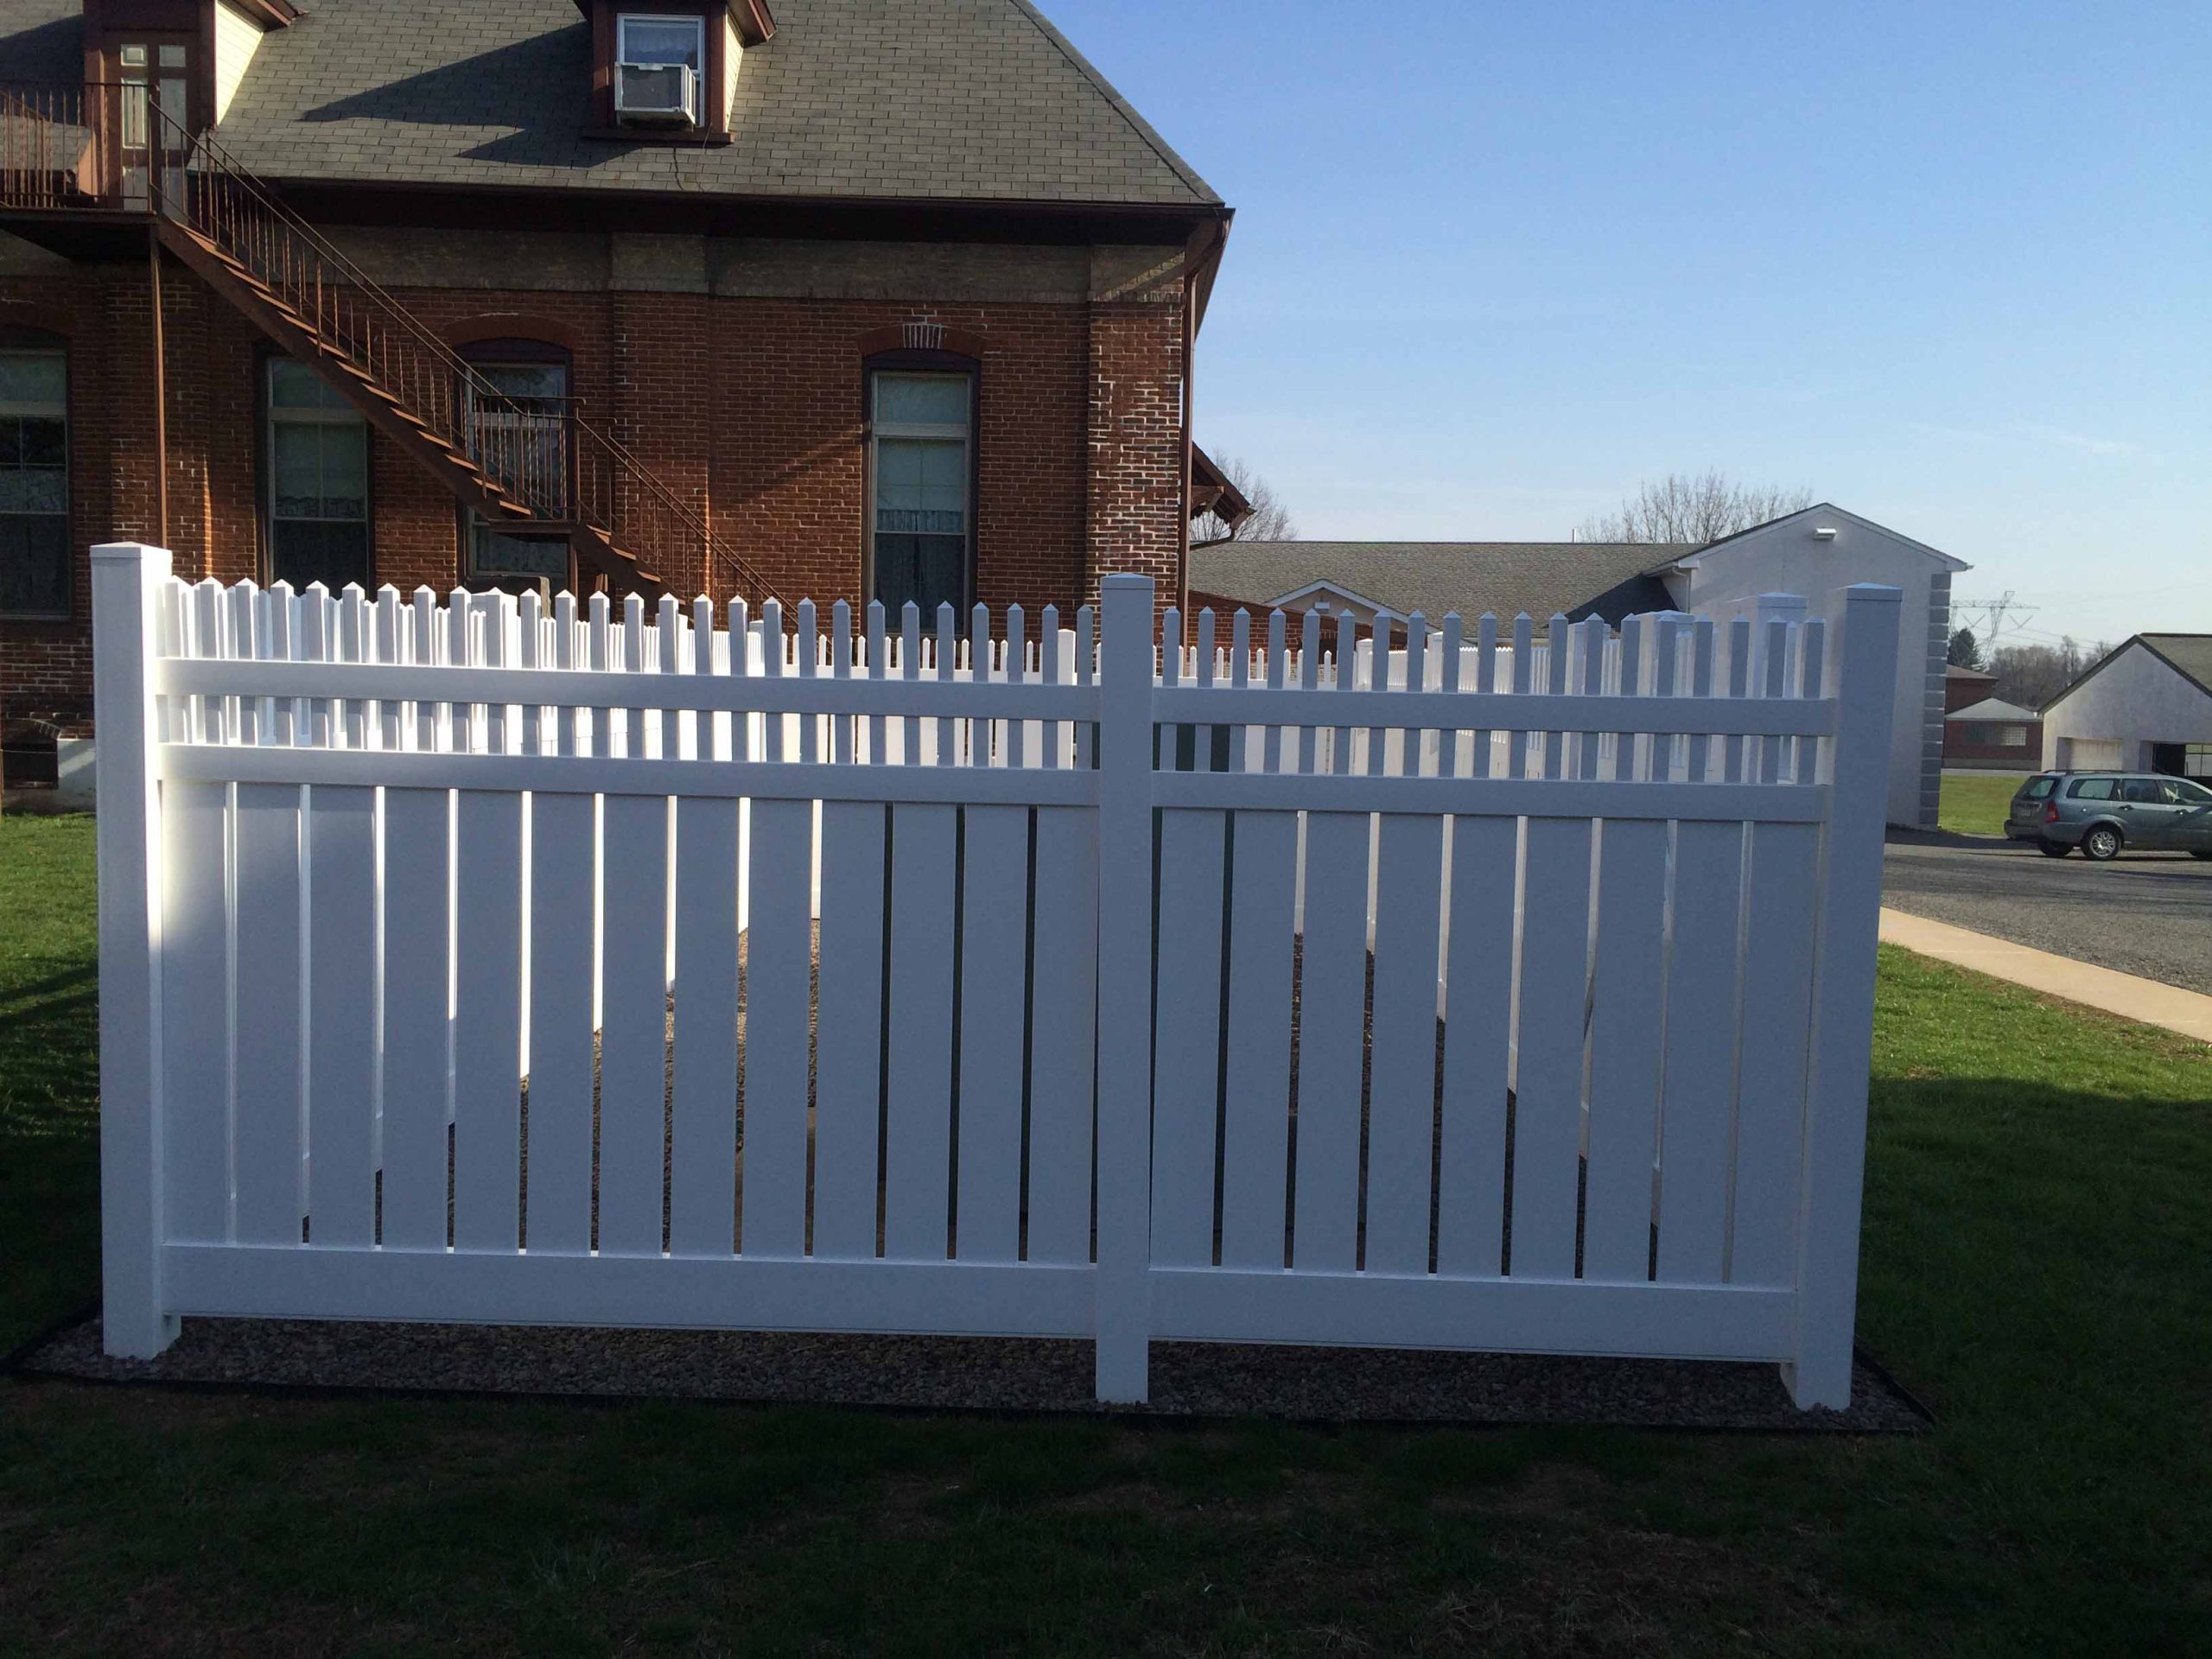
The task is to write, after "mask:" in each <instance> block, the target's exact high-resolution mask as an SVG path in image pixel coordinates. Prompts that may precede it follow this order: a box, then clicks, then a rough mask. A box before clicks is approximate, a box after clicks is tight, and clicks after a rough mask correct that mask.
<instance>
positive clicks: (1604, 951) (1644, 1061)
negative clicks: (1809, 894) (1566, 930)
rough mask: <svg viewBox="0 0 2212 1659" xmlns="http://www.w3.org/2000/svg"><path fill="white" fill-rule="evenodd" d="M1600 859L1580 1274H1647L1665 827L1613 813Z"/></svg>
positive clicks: (1614, 1277)
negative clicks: (1585, 1183)
mask: <svg viewBox="0 0 2212 1659" xmlns="http://www.w3.org/2000/svg"><path fill="white" fill-rule="evenodd" d="M1598 858H1599V866H1598V868H1599V874H1598V948H1597V952H1596V955H1595V956H1594V957H1593V958H1592V963H1593V966H1592V979H1593V982H1592V1033H1591V1039H1590V1043H1591V1046H1590V1116H1589V1154H1588V1156H1589V1179H1588V1184H1587V1185H1588V1193H1587V1200H1586V1205H1585V1211H1586V1220H1585V1222H1584V1225H1583V1245H1582V1276H1583V1277H1584V1278H1586V1279H1597V1280H1606V1281H1624V1280H1630V1281H1633V1280H1642V1279H1646V1278H1649V1276H1650V1262H1651V1230H1652V1227H1653V1225H1654V1224H1655V1223H1656V1214H1655V1212H1654V1210H1653V1205H1652V1165H1653V1163H1654V1161H1655V1160H1656V1158H1657V1155H1658V1128H1659V1039H1660V1030H1661V1024H1660V1022H1661V1019H1662V1009H1663V1006H1664V1004H1663V1000H1662V999H1663V994H1664V990H1665V987H1664V985H1663V984H1662V978H1661V969H1662V965H1663V963H1664V962H1665V960H1666V957H1665V945H1666V925H1667V915H1666V909H1667V826H1666V825H1665V824H1663V823H1656V822H1652V821H1649V820H1639V819H1635V818H1612V819H1608V820H1607V821H1606V823H1605V827H1604V829H1602V830H1601V831H1600V832H1599V853H1598Z"/></svg>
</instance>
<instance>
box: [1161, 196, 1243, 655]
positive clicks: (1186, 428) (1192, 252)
mask: <svg viewBox="0 0 2212 1659" xmlns="http://www.w3.org/2000/svg"><path fill="white" fill-rule="evenodd" d="M1235 217H1236V215H1235V214H1234V213H1232V212H1230V210H1228V209H1226V208H1224V210H1223V211H1222V215H1221V217H1220V218H1218V219H1215V220H1213V221H1212V222H1211V223H1210V224H1206V225H1202V226H1199V227H1198V229H1197V230H1196V231H1193V232H1192V233H1191V240H1190V242H1189V244H1188V245H1187V248H1186V251H1185V255H1184V259H1183V480H1182V496H1181V499H1180V501H1179V505H1178V506H1177V510H1176V515H1175V523H1176V542H1177V546H1176V553H1175V605H1176V608H1177V609H1178V610H1179V611H1181V612H1182V613H1183V627H1184V637H1185V639H1186V640H1188V639H1190V638H1192V632H1191V631H1192V629H1194V628H1195V627H1196V626H1198V625H1197V622H1196V621H1195V620H1193V619H1192V616H1191V614H1190V610H1191V603H1190V601H1191V444H1192V439H1193V436H1194V434H1193V432H1192V421H1193V420H1194V419H1195V418H1196V391H1195V388H1194V387H1193V385H1192V381H1193V380H1194V378H1196V370H1197V365H1198V321H1199V318H1198V313H1199V311H1200V309H1201V308H1203V307H1204V305H1205V301H1206V298H1207V297H1208V296H1210V295H1211V293H1212V291H1213V278H1214V275H1215V273H1216V272H1217V270H1219V269H1220V265H1221V256H1222V253H1223V251H1224V250H1225V249H1226V248H1227V247H1228V245H1229V226H1230V220H1231V219H1234V218H1235Z"/></svg>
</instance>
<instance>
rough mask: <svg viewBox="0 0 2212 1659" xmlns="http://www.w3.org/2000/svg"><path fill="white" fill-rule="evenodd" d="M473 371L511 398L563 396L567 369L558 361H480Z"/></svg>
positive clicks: (567, 373)
mask: <svg viewBox="0 0 2212 1659" xmlns="http://www.w3.org/2000/svg"><path fill="white" fill-rule="evenodd" d="M474 366H475V369H476V372H477V373H478V374H479V375H480V376H482V377H483V378H484V379H485V380H486V382H487V383H488V384H489V385H491V387H492V389H493V391H502V392H505V394H506V395H507V396H508V397H567V396H568V395H569V371H568V370H567V368H565V367H564V366H563V365H561V364H558V363H479V364H477V365H474Z"/></svg>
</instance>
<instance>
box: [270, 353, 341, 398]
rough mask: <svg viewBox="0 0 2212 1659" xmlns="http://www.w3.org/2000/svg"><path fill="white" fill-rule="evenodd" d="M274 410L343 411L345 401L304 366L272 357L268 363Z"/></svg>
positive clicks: (285, 359)
mask: <svg viewBox="0 0 2212 1659" xmlns="http://www.w3.org/2000/svg"><path fill="white" fill-rule="evenodd" d="M269 406H270V408H271V409H344V408H346V400H345V399H344V398H342V397H340V396H339V395H338V394H337V393H336V392H334V391H332V390H331V389H330V388H329V387H328V386H326V385H323V384H322V382H321V381H320V380H318V379H316V378H315V375H314V374H313V372H310V371H309V370H308V366H307V365H305V364H303V363H295V362H293V361H292V360H291V359H289V358H283V357H279V358H272V359H270V364H269Z"/></svg>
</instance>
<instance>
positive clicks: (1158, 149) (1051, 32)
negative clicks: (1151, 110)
mask: <svg viewBox="0 0 2212 1659" xmlns="http://www.w3.org/2000/svg"><path fill="white" fill-rule="evenodd" d="M1007 3H1008V4H1009V5H1011V6H1013V8H1014V10H1016V11H1019V12H1020V14H1021V15H1022V16H1025V17H1027V19H1028V20H1029V22H1030V23H1031V24H1032V25H1033V27H1034V28H1035V29H1036V30H1037V32H1038V33H1039V34H1040V35H1043V36H1044V37H1045V38H1046V40H1047V41H1051V42H1052V45H1053V47H1054V48H1057V49H1058V52H1059V54H1060V55H1061V56H1062V57H1064V58H1065V59H1066V60H1068V62H1069V64H1070V65H1071V67H1073V68H1074V70H1075V72H1076V73H1077V74H1079V75H1081V76H1082V77H1083V78H1084V79H1085V80H1087V81H1089V82H1090V85H1091V86H1092V88H1093V89H1094V90H1095V91H1096V92H1097V93H1098V95H1099V96H1100V97H1101V98H1103V99H1105V100H1106V101H1107V102H1108V103H1109V104H1110V105H1113V106H1114V110H1115V112H1116V114H1118V115H1119V116H1120V117H1121V118H1122V120H1124V121H1126V122H1128V124H1129V126H1130V127H1131V129H1132V130H1135V133H1136V135H1137V137H1140V138H1141V139H1143V140H1144V142H1145V143H1147V145H1149V146H1150V147H1151V149H1152V153H1153V154H1154V155H1155V156H1159V157H1160V160H1161V161H1162V162H1165V163H1166V166H1167V168H1168V170H1169V171H1170V172H1172V173H1173V174H1174V175H1175V176H1176V177H1177V178H1179V179H1180V180H1182V181H1183V183H1184V185H1185V187H1186V188H1188V189H1189V190H1190V192H1191V194H1192V195H1194V196H1196V197H1198V200H1201V201H1205V202H1216V203H1217V202H1219V201H1220V200H1221V197H1220V196H1219V195H1218V194H1216V193H1215V191H1214V188H1213V187H1212V186H1211V185H1210V184H1208V183H1207V182H1206V181H1205V180H1204V179H1202V178H1200V177H1199V176H1198V171H1197V169H1196V168H1193V167H1192V165H1191V164H1190V163H1189V162H1186V161H1185V160H1184V159H1183V158H1182V157H1181V156H1179V155H1177V154H1176V153H1175V149H1174V147H1173V145H1171V144H1170V143H1168V142H1167V141H1166V139H1165V138H1163V137H1160V134H1159V133H1158V131H1156V130H1154V127H1153V124H1152V123H1151V122H1149V121H1147V120H1146V119H1145V118H1144V117H1143V116H1141V115H1140V114H1138V113H1137V109H1136V105H1134V104H1132V103H1130V102H1129V100H1128V99H1126V98H1124V97H1122V93H1121V90H1120V88H1118V87H1116V86H1115V85H1114V83H1113V82H1112V81H1110V80H1109V79H1106V77H1105V76H1104V75H1103V74H1101V73H1099V72H1098V69H1097V67H1096V65H1094V64H1093V63H1092V62H1091V61H1090V59H1089V58H1086V57H1084V55H1083V54H1082V53H1081V52H1080V51H1079V50H1077V48H1076V44H1075V42H1074V41H1071V40H1069V39H1068V37H1067V36H1066V35H1063V34H1061V33H1060V31H1059V29H1058V28H1056V27H1055V26H1054V25H1053V22H1052V19H1051V18H1049V17H1047V16H1045V14H1044V13H1043V12H1041V11H1039V10H1037V8H1036V7H1035V6H1033V5H1032V4H1031V3H1030V0H1007Z"/></svg>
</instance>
